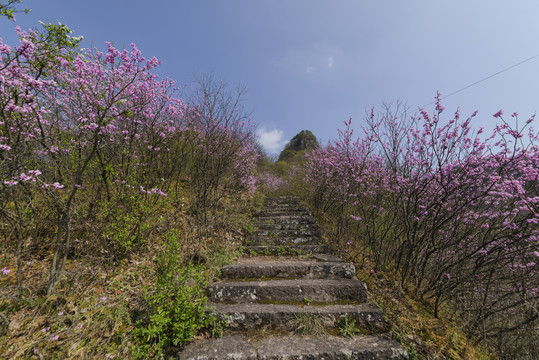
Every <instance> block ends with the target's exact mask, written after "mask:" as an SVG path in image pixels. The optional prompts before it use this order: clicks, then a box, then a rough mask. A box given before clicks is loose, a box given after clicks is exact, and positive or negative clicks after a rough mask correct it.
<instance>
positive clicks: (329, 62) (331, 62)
mask: <svg viewBox="0 0 539 360" xmlns="http://www.w3.org/2000/svg"><path fill="white" fill-rule="evenodd" d="M333 66H335V61H334V60H333V56H330V57H329V59H328V69H333Z"/></svg>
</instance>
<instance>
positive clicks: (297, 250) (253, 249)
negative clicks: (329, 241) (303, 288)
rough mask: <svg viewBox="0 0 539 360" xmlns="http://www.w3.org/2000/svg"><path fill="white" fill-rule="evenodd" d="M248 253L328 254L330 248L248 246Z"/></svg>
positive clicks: (312, 246)
mask: <svg viewBox="0 0 539 360" xmlns="http://www.w3.org/2000/svg"><path fill="white" fill-rule="evenodd" d="M245 250H246V251H247V253H255V254H265V255H268V254H271V255H287V254H323V253H327V252H328V246H327V245H324V244H319V245H279V246H277V245H247V246H245Z"/></svg>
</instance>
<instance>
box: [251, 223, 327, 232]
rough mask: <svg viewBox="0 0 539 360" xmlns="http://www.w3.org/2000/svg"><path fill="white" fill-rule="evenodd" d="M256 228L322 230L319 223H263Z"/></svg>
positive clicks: (270, 229)
mask: <svg viewBox="0 0 539 360" xmlns="http://www.w3.org/2000/svg"><path fill="white" fill-rule="evenodd" d="M255 227H256V230H269V231H277V230H300V231H301V230H311V231H320V228H319V227H318V225H317V224H315V223H313V224H275V223H262V224H258V225H256V226H255Z"/></svg>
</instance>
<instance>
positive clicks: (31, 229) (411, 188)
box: [0, 24, 539, 359]
mask: <svg viewBox="0 0 539 360" xmlns="http://www.w3.org/2000/svg"><path fill="white" fill-rule="evenodd" d="M17 31H18V32H19V36H20V43H19V44H18V45H15V46H9V45H6V44H3V43H1V42H0V55H1V64H0V79H1V84H0V189H1V195H0V237H1V243H0V244H1V245H0V246H1V249H2V257H1V258H0V268H1V274H0V294H1V300H0V357H2V358H6V359H7V358H9V359H12V358H13V359H16V358H20V359H31V358H40V359H65V358H73V359H87V358H95V359H107V358H111V359H114V358H115V359H124V358H140V359H145V358H167V357H168V356H172V355H174V354H175V353H176V352H177V351H178V350H179V349H181V348H182V347H184V346H185V345H186V344H188V343H189V342H191V341H193V340H197V339H202V338H206V337H210V336H220V334H221V333H222V332H223V330H224V328H225V327H226V326H225V324H224V323H223V322H222V321H219V320H218V319H217V318H216V317H215V316H213V315H212V314H211V313H210V312H206V311H205V303H206V293H205V290H204V289H205V288H206V286H207V284H208V283H209V282H211V281H213V280H214V279H215V278H216V277H217V275H218V269H219V267H220V266H222V265H224V264H226V263H228V262H230V261H232V260H233V259H234V258H236V257H238V256H241V255H242V253H243V251H242V247H241V244H242V240H243V238H244V237H245V236H247V235H248V233H249V232H250V230H252V226H251V215H252V214H253V213H254V212H255V211H256V209H258V208H260V206H261V204H262V200H263V198H264V196H266V195H267V194H272V195H276V194H294V195H296V196H299V197H300V198H301V199H302V200H303V201H304V202H305V203H306V204H307V205H308V206H309V207H310V208H311V209H312V212H313V214H314V215H315V216H316V218H317V220H318V222H319V223H320V225H321V226H322V229H323V231H324V236H325V239H326V240H327V241H328V244H329V245H330V247H331V248H332V250H333V251H334V252H335V253H337V254H339V255H340V256H342V257H344V258H346V259H347V260H348V261H351V262H353V263H354V264H355V265H356V267H357V269H358V273H357V276H358V277H359V278H360V279H361V280H364V281H365V282H366V283H367V284H368V285H369V288H370V295H369V296H370V299H371V302H372V303H374V304H376V305H377V306H378V307H380V308H381V309H382V310H383V311H384V314H385V316H386V318H387V320H388V322H389V326H390V327H391V329H392V332H391V334H392V336H393V337H394V338H395V339H397V340H399V341H400V342H401V343H402V344H403V345H404V346H405V347H406V349H407V350H408V353H409V356H410V357H411V358H417V359H435V358H449V359H486V358H503V359H517V358H518V359H533V358H534V356H536V354H537V353H539V349H538V345H537V344H538V342H537V338H538V335H539V334H538V297H539V295H538V294H539V293H538V291H539V290H538V289H539V279H538V277H537V269H538V258H539V252H538V248H539V247H538V245H539V226H538V224H539V211H538V209H539V196H538V195H539V194H538V193H537V188H538V185H539V184H538V181H539V143H538V138H537V134H536V133H535V132H534V131H533V130H532V125H533V123H534V118H533V117H531V118H529V119H528V120H526V121H525V122H524V124H520V126H518V122H516V123H517V126H516V127H511V126H509V124H508V123H509V120H507V119H505V118H504V116H503V113H502V111H500V112H498V113H496V114H495V115H494V116H495V117H496V118H497V119H498V120H499V121H500V123H501V125H499V126H498V127H497V128H496V130H495V132H494V134H492V136H489V135H487V136H485V135H483V134H482V130H479V129H478V130H476V131H474V130H473V129H472V127H471V120H472V118H474V117H475V116H476V115H475V114H473V115H472V116H470V117H469V118H466V119H463V118H461V117H460V114H459V113H458V112H457V113H456V114H454V115H452V116H448V117H447V118H446V117H445V114H446V113H445V111H444V109H443V107H442V105H441V104H440V101H439V99H438V101H437V105H436V111H435V112H434V113H433V114H429V113H427V112H426V111H423V110H420V111H419V114H418V115H416V116H408V115H406V114H405V113H404V112H400V111H399V109H398V108H397V109H394V108H387V109H385V111H383V112H382V113H380V114H376V113H375V112H374V110H373V111H372V113H371V115H370V117H368V118H367V119H366V122H365V125H364V131H363V132H362V135H361V136H360V137H355V136H354V133H353V130H352V126H351V122H346V123H345V129H344V130H342V131H340V137H339V139H338V140H336V141H334V142H330V143H329V144H327V145H325V146H319V144H318V142H317V140H316V138H315V137H314V135H313V134H312V133H311V132H310V131H308V130H304V131H302V132H300V133H299V134H298V135H296V136H295V137H294V138H293V139H292V140H291V141H290V143H289V145H288V146H287V147H286V148H285V150H284V151H283V153H281V156H280V157H279V161H277V162H276V163H271V162H270V161H266V160H264V159H263V157H261V156H260V151H259V150H257V148H259V146H257V144H256V136H255V134H254V125H253V124H251V123H250V121H249V119H248V117H247V115H246V113H245V112H244V111H243V108H242V106H241V104H242V101H241V100H242V89H241V88H240V89H239V90H238V91H230V90H229V89H228V88H227V87H226V85H225V84H224V83H223V82H222V81H220V80H218V79H215V78H214V77H213V76H212V75H208V76H202V77H200V78H198V86H199V88H198V89H197V90H196V91H194V92H193V93H181V92H180V91H179V90H178V89H177V88H176V87H175V83H174V82H173V81H172V80H170V79H160V78H159V77H158V76H156V75H155V73H154V69H155V68H156V67H157V66H158V65H159V61H158V60H157V59H155V58H152V59H146V58H144V57H143V56H142V54H141V52H140V51H139V50H138V49H137V47H136V46H135V45H134V44H133V45H131V48H130V50H119V49H117V48H115V47H114V46H113V45H112V44H106V49H104V50H99V49H98V48H93V49H90V50H82V49H79V48H78V44H79V42H80V39H79V38H77V37H72V36H71V31H70V30H69V28H67V27H66V26H64V25H51V24H44V26H43V28H42V29H41V30H39V31H37V30H32V31H27V32H25V31H22V30H17ZM518 117H519V116H518V114H516V113H515V114H513V115H512V116H511V119H513V120H517V119H518Z"/></svg>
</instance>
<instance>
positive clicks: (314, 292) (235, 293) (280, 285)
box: [208, 279, 367, 303]
mask: <svg viewBox="0 0 539 360" xmlns="http://www.w3.org/2000/svg"><path fill="white" fill-rule="evenodd" d="M208 295H209V296H208V298H209V299H210V301H213V302H228V303H267V302H279V303H283V302H303V301H307V302H309V303H311V302H312V303H330V302H335V303H339V302H350V301H351V302H354V303H363V302H365V301H366V300H367V286H366V285H365V284H364V283H362V282H361V281H359V280H353V279H339V280H336V279H294V280H268V281H240V282H218V283H214V284H211V285H210V286H208Z"/></svg>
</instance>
